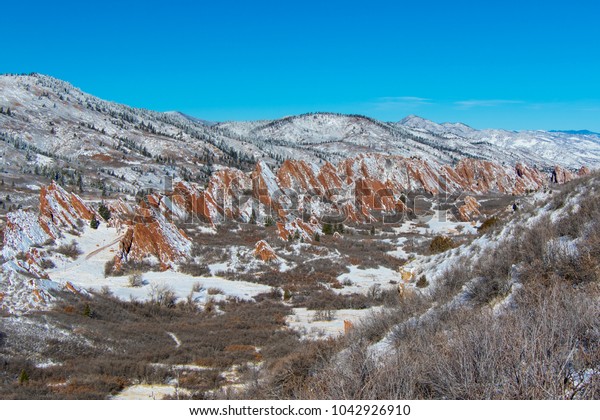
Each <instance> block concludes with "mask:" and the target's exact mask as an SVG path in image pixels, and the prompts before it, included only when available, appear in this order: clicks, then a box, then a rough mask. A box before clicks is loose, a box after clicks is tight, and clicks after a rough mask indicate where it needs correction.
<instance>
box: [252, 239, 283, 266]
mask: <svg viewBox="0 0 600 420" xmlns="http://www.w3.org/2000/svg"><path fill="white" fill-rule="evenodd" d="M254 256H255V257H256V258H260V259H261V260H262V261H264V262H269V261H276V260H277V259H278V258H277V254H275V251H274V250H273V248H271V245H269V244H268V243H267V241H264V240H263V241H258V242H257V243H256V245H255V246H254Z"/></svg>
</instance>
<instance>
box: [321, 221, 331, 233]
mask: <svg viewBox="0 0 600 420" xmlns="http://www.w3.org/2000/svg"><path fill="white" fill-rule="evenodd" d="M323 233H324V234H325V235H333V226H332V225H331V223H323Z"/></svg>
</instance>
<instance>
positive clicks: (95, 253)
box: [85, 235, 123, 260]
mask: <svg viewBox="0 0 600 420" xmlns="http://www.w3.org/2000/svg"><path fill="white" fill-rule="evenodd" d="M122 238H123V235H121V236H119V237H118V238H117V239H115V240H114V241H112V242H111V243H109V244H108V245H104V246H102V247H100V248H98V249H96V250H94V251H92V252H90V253H89V254H87V255H86V256H85V259H86V260H89V259H90V258H92V257H93V256H94V255H97V254H99V253H100V252H102V251H104V250H105V249H106V248H108V247H109V246H113V245H115V244H117V243H118V242H119V241H120V240H121V239H122Z"/></svg>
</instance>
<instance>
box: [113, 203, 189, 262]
mask: <svg viewBox="0 0 600 420" xmlns="http://www.w3.org/2000/svg"><path fill="white" fill-rule="evenodd" d="M191 249H192V242H191V241H190V239H189V238H188V237H187V235H186V234H185V233H184V232H183V231H182V230H181V229H179V228H177V226H175V225H174V224H173V223H171V222H170V221H168V220H167V219H166V217H165V216H164V215H163V214H162V213H161V212H159V211H156V210H155V209H152V208H151V207H149V206H148V205H145V204H142V205H140V206H139V207H138V209H137V210H136V216H135V218H134V220H133V221H132V222H131V225H130V226H129V227H128V228H127V230H126V232H125V234H124V235H123V238H122V239H121V241H120V243H119V255H118V256H117V258H116V260H115V266H116V267H117V268H118V267H119V265H121V264H122V263H123V262H127V261H142V260H150V262H158V263H159V264H160V267H161V269H163V270H166V269H169V268H172V266H173V264H174V263H178V262H181V261H183V260H185V259H186V258H187V257H189V255H190V252H191Z"/></svg>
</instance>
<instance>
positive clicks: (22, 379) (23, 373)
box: [19, 369, 29, 385]
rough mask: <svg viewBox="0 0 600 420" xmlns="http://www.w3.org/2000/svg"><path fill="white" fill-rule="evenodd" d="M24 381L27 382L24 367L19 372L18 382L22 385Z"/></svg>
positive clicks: (27, 378) (27, 375)
mask: <svg viewBox="0 0 600 420" xmlns="http://www.w3.org/2000/svg"><path fill="white" fill-rule="evenodd" d="M26 382H29V374H28V373H27V371H26V370H25V369H22V370H21V373H20V374H19V383H20V384H21V385H23V384H25V383H26Z"/></svg>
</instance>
